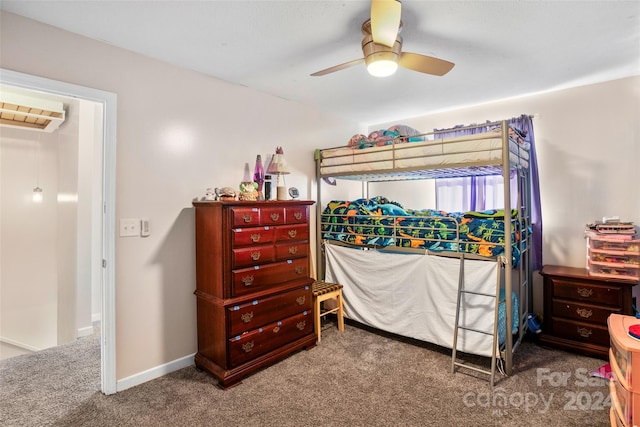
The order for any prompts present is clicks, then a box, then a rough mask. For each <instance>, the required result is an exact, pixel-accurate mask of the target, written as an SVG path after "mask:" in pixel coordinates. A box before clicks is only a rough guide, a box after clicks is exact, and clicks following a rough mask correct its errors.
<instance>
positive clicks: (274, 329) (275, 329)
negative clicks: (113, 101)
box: [273, 326, 280, 334]
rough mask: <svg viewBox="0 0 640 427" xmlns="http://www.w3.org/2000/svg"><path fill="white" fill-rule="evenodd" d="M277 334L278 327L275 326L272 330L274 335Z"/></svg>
mask: <svg viewBox="0 0 640 427" xmlns="http://www.w3.org/2000/svg"><path fill="white" fill-rule="evenodd" d="M278 332H280V326H276V327H275V328H273V333H274V334H277V333H278Z"/></svg>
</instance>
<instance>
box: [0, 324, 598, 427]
mask: <svg viewBox="0 0 640 427" xmlns="http://www.w3.org/2000/svg"><path fill="white" fill-rule="evenodd" d="M323 329H324V332H323V339H322V343H321V344H320V345H319V346H316V347H315V348H313V349H311V350H309V351H301V352H299V353H296V354H294V355H293V356H291V357H289V358H287V359H285V360H284V361H282V362H280V363H278V364H276V365H274V366H271V367H269V368H267V369H264V370H262V371H260V372H258V373H256V374H255V375H253V376H250V377H248V378H246V379H245V380H244V381H243V383H242V384H240V385H238V386H236V387H234V388H231V389H229V390H227V391H223V390H220V389H219V388H218V387H216V385H215V380H214V379H213V378H212V377H211V376H209V375H208V374H206V373H203V372H199V371H197V370H196V369H195V368H194V367H189V368H185V369H182V370H180V371H177V372H174V373H172V374H170V375H167V376H165V377H162V378H159V379H156V380H154V381H150V382H148V383H145V384H142V385H140V386H138V387H134V388H131V389H129V390H126V391H123V392H120V393H117V394H116V395H112V396H104V395H102V394H101V393H100V392H99V391H98V389H99V348H98V342H97V338H96V337H90V338H85V339H81V340H79V341H78V342H77V343H75V344H73V345H70V346H63V347H62V348H57V349H52V350H51V351H44V352H41V353H37V354H35V355H29V356H19V357H17V358H14V359H9V360H7V361H3V362H0V425H2V426H44V425H56V426H159V425H166V426H320V425H322V426H493V425H496V426H544V427H549V426H565V427H567V426H605V425H608V411H609V405H610V403H609V400H608V395H609V393H608V388H607V384H606V381H605V380H602V379H597V378H590V377H588V375H587V371H588V370H590V369H596V368H598V367H599V366H600V365H601V364H602V363H604V361H602V360H599V359H593V358H588V357H582V356H579V355H575V354H570V353H565V352H561V351H554V350H546V349H543V348H540V347H538V346H537V345H536V344H534V343H532V342H526V343H525V344H524V345H523V346H522V347H521V348H520V350H519V351H518V352H517V353H516V357H515V372H514V374H513V375H512V376H511V377H508V378H501V379H500V380H499V382H498V383H497V384H496V387H495V389H494V390H493V392H492V391H491V388H490V386H489V384H488V382H487V381H485V380H484V379H481V378H476V377H474V376H473V375H471V376H470V375H465V374H462V373H456V374H453V375H452V374H451V373H450V366H451V359H450V352H449V350H446V349H442V348H439V347H435V346H431V345H427V344H424V343H417V342H415V341H411V340H403V339H398V338H397V337H390V336H387V335H386V334H378V333H372V332H371V331H369V330H367V329H365V328H360V327H357V326H354V325H353V324H348V325H347V326H346V331H345V333H344V334H340V333H338V332H337V331H336V330H335V328H334V326H333V325H332V324H328V325H325V326H324V328H323ZM471 360H472V361H474V362H480V363H482V364H484V365H486V364H488V359H483V358H471Z"/></svg>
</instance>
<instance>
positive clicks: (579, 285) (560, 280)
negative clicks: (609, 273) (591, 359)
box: [539, 265, 637, 359]
mask: <svg viewBox="0 0 640 427" xmlns="http://www.w3.org/2000/svg"><path fill="white" fill-rule="evenodd" d="M540 274H541V275H542V276H543V277H544V321H543V323H542V333H541V334H540V336H539V342H540V343H541V344H542V345H548V346H550V347H557V348H562V349H565V350H570V351H575V352H577V353H580V354H585V355H590V356H596V357H600V358H602V359H608V357H609V340H610V338H609V331H608V329H607V318H608V317H609V315H610V314H612V313H617V314H627V315H633V308H632V295H631V289H632V287H633V286H634V285H636V284H637V282H635V281H628V280H624V279H612V278H603V277H596V276H590V275H589V273H588V271H587V270H586V269H585V268H575V267H562V266H557V265H545V266H544V267H543V268H542V270H541V271H540Z"/></svg>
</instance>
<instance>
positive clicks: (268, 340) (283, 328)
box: [229, 311, 313, 366]
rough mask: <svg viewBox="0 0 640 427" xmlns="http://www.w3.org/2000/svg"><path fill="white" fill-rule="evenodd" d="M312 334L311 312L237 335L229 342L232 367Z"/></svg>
mask: <svg viewBox="0 0 640 427" xmlns="http://www.w3.org/2000/svg"><path fill="white" fill-rule="evenodd" d="M311 332H313V316H312V315H311V312H310V311H309V312H306V313H300V314H297V315H295V316H291V317H287V318H285V319H283V320H281V321H278V322H274V323H270V324H268V325H266V326H264V327H261V328H258V329H254V330H252V331H250V332H246V333H244V334H241V335H236V336H234V337H233V338H231V339H230V340H229V359H230V361H231V366H238V365H240V364H242V363H244V362H246V361H248V360H251V359H254V358H256V357H258V356H260V355H262V354H265V353H267V352H269V351H270V350H273V349H275V348H278V347H280V346H282V345H284V344H287V343H289V342H291V341H294V340H296V339H298V338H302V337H304V336H305V335H307V334H309V333H311Z"/></svg>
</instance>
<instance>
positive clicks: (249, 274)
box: [231, 258, 309, 296]
mask: <svg viewBox="0 0 640 427" xmlns="http://www.w3.org/2000/svg"><path fill="white" fill-rule="evenodd" d="M231 276H232V283H231V285H232V293H233V296H240V295H246V294H248V293H251V292H255V291H257V290H261V289H264V288H267V287H269V286H273V285H276V284H279V283H284V282H288V281H291V280H295V279H302V278H305V277H309V260H308V259H307V258H298V259H294V260H287V261H284V262H276V263H273V264H266V265H262V266H260V265H256V266H254V267H251V268H243V269H238V270H233V271H232V272H231Z"/></svg>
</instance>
